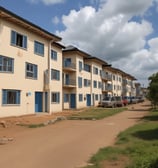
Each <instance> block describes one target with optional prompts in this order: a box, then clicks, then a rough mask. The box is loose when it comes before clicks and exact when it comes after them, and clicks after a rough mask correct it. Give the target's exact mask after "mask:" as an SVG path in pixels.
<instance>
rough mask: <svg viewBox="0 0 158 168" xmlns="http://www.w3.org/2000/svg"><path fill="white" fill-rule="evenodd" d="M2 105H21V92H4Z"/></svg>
mask: <svg viewBox="0 0 158 168" xmlns="http://www.w3.org/2000/svg"><path fill="white" fill-rule="evenodd" d="M2 96H3V98H2V104H3V105H7V104H8V105H9V104H17V105H18V104H20V90H7V89H3V90H2Z"/></svg>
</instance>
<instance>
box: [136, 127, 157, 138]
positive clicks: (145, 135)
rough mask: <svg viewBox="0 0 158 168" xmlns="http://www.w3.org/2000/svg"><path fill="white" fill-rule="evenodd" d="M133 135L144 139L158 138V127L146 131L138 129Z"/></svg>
mask: <svg viewBox="0 0 158 168" xmlns="http://www.w3.org/2000/svg"><path fill="white" fill-rule="evenodd" d="M133 136H135V137H137V138H139V139H143V140H158V128H156V129H152V130H146V131H138V132H136V133H134V134H133Z"/></svg>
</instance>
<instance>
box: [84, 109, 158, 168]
mask: <svg viewBox="0 0 158 168" xmlns="http://www.w3.org/2000/svg"><path fill="white" fill-rule="evenodd" d="M122 156H124V157H128V159H127V161H128V162H127V163H126V165H125V164H122V168H158V111H152V112H151V113H150V115H148V116H146V117H144V118H143V121H142V122H141V123H140V124H137V125H135V126H133V127H131V128H129V129H127V130H126V131H124V132H121V133H120V134H119V135H118V139H117V142H116V144H115V145H114V146H113V147H107V148H102V149H100V150H99V151H98V152H97V153H96V154H95V155H94V156H92V158H91V159H90V163H92V164H93V165H92V166H87V167H85V168H103V167H102V165H103V162H105V161H108V162H113V163H114V162H115V161H119V160H120V158H122ZM120 163H121V162H120Z"/></svg>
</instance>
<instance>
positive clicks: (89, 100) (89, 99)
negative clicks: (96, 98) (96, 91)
mask: <svg viewBox="0 0 158 168" xmlns="http://www.w3.org/2000/svg"><path fill="white" fill-rule="evenodd" d="M86 98H87V106H91V95H90V94H87V95H86Z"/></svg>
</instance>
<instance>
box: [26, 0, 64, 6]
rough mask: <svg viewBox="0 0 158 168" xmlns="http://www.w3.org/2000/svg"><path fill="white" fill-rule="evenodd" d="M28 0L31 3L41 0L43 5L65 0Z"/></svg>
mask: <svg viewBox="0 0 158 168" xmlns="http://www.w3.org/2000/svg"><path fill="white" fill-rule="evenodd" d="M28 1H29V2H31V3H39V2H43V3H44V4H45V5H54V4H59V3H64V2H65V0H28Z"/></svg>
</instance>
